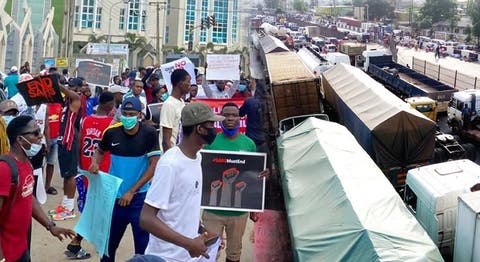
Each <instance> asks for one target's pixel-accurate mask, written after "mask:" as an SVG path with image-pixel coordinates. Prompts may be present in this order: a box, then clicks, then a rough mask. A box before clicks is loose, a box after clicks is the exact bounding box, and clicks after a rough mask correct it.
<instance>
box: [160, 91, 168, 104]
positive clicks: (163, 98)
mask: <svg viewBox="0 0 480 262" xmlns="http://www.w3.org/2000/svg"><path fill="white" fill-rule="evenodd" d="M167 98H168V93H163V95H162V96H161V97H160V99H162V101H163V102H165V101H167Z"/></svg>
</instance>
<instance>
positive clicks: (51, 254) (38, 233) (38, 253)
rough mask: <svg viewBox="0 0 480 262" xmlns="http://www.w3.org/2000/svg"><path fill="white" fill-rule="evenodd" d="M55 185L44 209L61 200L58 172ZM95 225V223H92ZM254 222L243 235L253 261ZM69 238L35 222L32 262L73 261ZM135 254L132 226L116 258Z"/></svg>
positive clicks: (67, 224) (69, 225)
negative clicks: (58, 236) (61, 238)
mask: <svg viewBox="0 0 480 262" xmlns="http://www.w3.org/2000/svg"><path fill="white" fill-rule="evenodd" d="M53 186H54V187H55V188H57V190H58V192H59V194H58V195H56V196H51V195H49V198H48V200H47V203H45V204H44V205H43V209H44V210H45V212H47V211H48V210H49V209H52V208H54V207H55V206H56V205H57V204H58V203H60V201H61V195H62V180H61V179H60V176H59V175H58V173H57V174H55V175H54V179H53ZM77 221H78V217H77V218H75V219H73V220H69V221H62V222H57V224H58V225H59V226H62V227H67V228H73V227H74V226H75V223H76V222H77ZM92 226H94V225H92ZM251 239H253V223H252V222H251V221H250V220H249V222H248V224H247V229H246V231H245V235H244V237H243V252H242V258H241V260H242V261H253V252H254V251H253V243H252V241H251ZM68 243H69V241H68V240H64V241H63V242H60V241H58V239H56V238H54V237H53V236H52V235H51V234H50V233H49V232H47V231H46V230H45V228H44V227H42V226H41V225H40V224H38V223H37V222H36V221H34V222H33V233H32V250H31V253H32V262H52V261H71V260H69V259H67V258H66V257H65V255H64V254H63V252H64V251H65V248H66V246H67V244H68ZM84 243H85V244H84V245H83V247H84V248H85V249H86V250H87V251H88V252H90V253H92V258H90V259H89V260H86V261H99V260H100V259H99V257H98V255H97V254H95V248H94V247H93V246H92V245H90V244H89V243H88V242H87V241H84ZM133 254H134V248H133V237H132V232H131V229H130V227H129V228H128V229H127V231H126V232H125V235H124V237H123V239H122V242H121V243H120V247H119V249H118V251H117V256H116V259H117V261H127V260H128V259H129V258H131V257H132V256H133ZM224 254H225V252H222V255H221V257H220V258H219V259H221V260H224V259H225V256H224Z"/></svg>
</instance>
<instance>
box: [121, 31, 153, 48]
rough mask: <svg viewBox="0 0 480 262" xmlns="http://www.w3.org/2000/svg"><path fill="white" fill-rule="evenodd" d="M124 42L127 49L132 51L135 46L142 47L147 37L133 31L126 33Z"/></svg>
mask: <svg viewBox="0 0 480 262" xmlns="http://www.w3.org/2000/svg"><path fill="white" fill-rule="evenodd" d="M124 43H125V44H128V49H130V52H133V51H134V50H135V49H137V48H143V47H144V46H145V45H146V44H147V39H146V38H145V37H143V36H137V34H135V33H126V34H125V41H124Z"/></svg>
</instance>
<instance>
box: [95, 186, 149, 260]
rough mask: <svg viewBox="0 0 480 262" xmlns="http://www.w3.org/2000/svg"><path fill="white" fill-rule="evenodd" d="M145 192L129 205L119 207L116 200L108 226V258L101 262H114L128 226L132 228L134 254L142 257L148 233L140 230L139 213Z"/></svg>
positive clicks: (137, 195)
mask: <svg viewBox="0 0 480 262" xmlns="http://www.w3.org/2000/svg"><path fill="white" fill-rule="evenodd" d="M146 195H147V192H142V193H136V194H135V195H134V196H133V198H132V201H131V202H130V205H128V206H126V207H121V206H120V205H118V199H117V200H116V202H115V206H114V207H113V214H112V225H111V226H110V240H109V243H108V254H109V257H107V256H103V257H102V259H101V260H100V261H101V262H115V253H116V251H117V248H118V246H119V244H120V241H121V240H122V237H123V234H124V233H125V230H126V229H127V226H128V224H130V225H131V226H132V232H133V242H134V243H135V254H141V255H143V254H144V252H145V249H146V248H147V244H148V238H149V233H148V232H147V231H144V230H143V229H141V228H140V212H141V211H142V207H143V202H144V200H145V196H146Z"/></svg>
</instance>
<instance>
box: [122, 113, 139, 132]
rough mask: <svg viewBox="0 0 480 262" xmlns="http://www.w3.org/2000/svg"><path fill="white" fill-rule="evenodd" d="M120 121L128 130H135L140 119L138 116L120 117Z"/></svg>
mask: <svg viewBox="0 0 480 262" xmlns="http://www.w3.org/2000/svg"><path fill="white" fill-rule="evenodd" d="M120 121H121V122H122V124H123V127H124V128H125V129H127V130H130V129H133V128H134V127H135V126H136V125H137V122H138V118H137V117H136V116H123V115H121V116H120Z"/></svg>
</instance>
